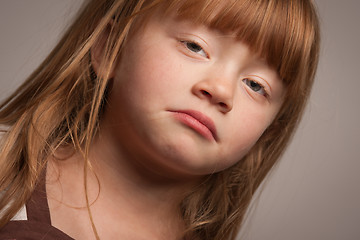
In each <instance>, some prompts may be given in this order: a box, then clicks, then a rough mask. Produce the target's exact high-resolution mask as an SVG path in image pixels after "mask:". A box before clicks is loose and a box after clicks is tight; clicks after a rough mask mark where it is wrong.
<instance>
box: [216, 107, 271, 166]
mask: <svg viewBox="0 0 360 240" xmlns="http://www.w3.org/2000/svg"><path fill="white" fill-rule="evenodd" d="M266 113H267V112H266V111H265V112H264V111H256V110H250V109H246V110H244V111H241V112H239V114H236V115H235V116H234V118H232V119H231V121H230V122H229V124H227V127H226V130H225V131H224V132H226V133H227V134H226V136H225V137H224V139H223V144H224V148H223V154H225V155H227V157H225V159H227V161H226V163H227V164H228V165H232V164H234V163H236V162H237V161H239V160H240V159H242V158H243V157H244V156H245V155H246V154H247V153H248V151H249V150H250V149H251V148H252V146H254V145H255V143H256V142H257V140H258V139H259V138H260V137H261V135H262V134H263V132H264V131H265V130H266V128H267V127H268V126H269V124H270V123H271V121H272V118H273V116H272V115H273V114H270V113H267V114H266Z"/></svg>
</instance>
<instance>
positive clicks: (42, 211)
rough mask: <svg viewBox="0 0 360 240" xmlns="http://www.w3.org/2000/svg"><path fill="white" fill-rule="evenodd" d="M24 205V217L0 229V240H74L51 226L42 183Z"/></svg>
mask: <svg viewBox="0 0 360 240" xmlns="http://www.w3.org/2000/svg"><path fill="white" fill-rule="evenodd" d="M41 182H42V183H41V184H39V186H38V187H37V188H36V189H35V191H34V193H33V194H32V196H31V198H30V200H29V201H28V203H27V204H26V215H27V216H24V217H22V218H20V219H16V220H11V221H10V222H9V223H8V224H7V225H5V226H4V227H3V228H2V229H0V239H1V240H39V239H44V240H55V239H56V240H74V239H73V238H71V237H70V236H68V235H66V234H65V233H64V232H62V231H60V230H59V229H57V228H55V227H53V226H52V225H51V219H50V211H49V205H48V202H47V197H46V188H45V184H44V183H43V181H41Z"/></svg>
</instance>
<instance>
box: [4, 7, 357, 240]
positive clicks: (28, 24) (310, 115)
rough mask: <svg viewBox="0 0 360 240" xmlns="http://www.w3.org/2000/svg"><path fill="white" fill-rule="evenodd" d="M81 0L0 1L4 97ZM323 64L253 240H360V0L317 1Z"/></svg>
mask: <svg viewBox="0 0 360 240" xmlns="http://www.w3.org/2000/svg"><path fill="white" fill-rule="evenodd" d="M81 2H82V1H80V0H31V1H29V0H0V98H1V99H3V98H4V96H5V95H7V94H9V93H11V92H12V91H13V90H14V89H15V88H16V86H18V85H19V84H20V83H21V82H22V81H23V80H24V79H25V77H26V76H27V75H29V74H30V73H31V72H32V71H33V70H34V68H35V67H36V66H37V65H38V64H39V63H40V61H41V60H42V59H43V58H44V57H45V56H46V54H47V53H48V52H49V51H50V50H51V48H52V47H53V46H54V45H55V42H56V40H57V39H58V38H59V36H60V35H61V32H62V31H63V30H64V28H65V26H66V24H67V22H68V21H70V20H71V19H72V17H73V14H74V13H75V11H76V10H77V8H78V6H80V3H81ZM316 3H317V5H318V8H319V12H320V19H321V24H322V36H323V39H322V50H321V60H320V66H319V70H318V74H317V77H316V84H315V86H314V89H313V92H312V95H311V99H310V104H309V106H308V108H307V111H306V115H305V117H304V119H303V121H302V123H301V125H300V128H299V131H298V132H297V134H296V137H295V139H294V140H293V142H292V144H291V146H290V148H289V149H288V151H287V152H286V154H285V155H284V157H283V158H282V160H281V162H280V164H279V165H278V167H277V168H276V169H274V171H273V172H272V174H271V176H270V177H269V178H268V180H267V181H266V183H265V184H264V188H263V190H262V194H261V196H260V197H259V198H258V199H257V200H256V201H254V204H253V208H252V214H251V215H250V217H249V218H248V219H247V222H246V227H245V228H244V229H243V231H242V232H241V234H240V235H241V236H243V239H246V240H263V239H267V240H289V239H291V240H303V239H310V240H313V239H314V240H338V239H342V240H344V239H345V240H356V239H360V207H359V203H360V187H359V182H360V174H359V171H360V157H359V155H360V144H359V143H360V140H359V139H360V127H359V125H360V107H359V94H360V79H359V70H360V60H359V58H360V47H359V44H360V30H359V29H360V28H359V25H360V14H359V13H358V11H359V9H360V1H358V0H343V1H338V0H316Z"/></svg>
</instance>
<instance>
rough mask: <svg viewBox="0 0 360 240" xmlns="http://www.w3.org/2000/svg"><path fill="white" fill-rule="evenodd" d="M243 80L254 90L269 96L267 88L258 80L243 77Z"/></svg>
mask: <svg viewBox="0 0 360 240" xmlns="http://www.w3.org/2000/svg"><path fill="white" fill-rule="evenodd" d="M243 82H244V83H245V84H246V85H247V86H248V87H249V88H250V89H251V90H252V91H254V92H256V93H258V94H260V95H263V96H267V92H266V91H265V88H264V86H263V85H261V84H260V83H258V82H256V81H255V80H251V79H249V78H245V79H243Z"/></svg>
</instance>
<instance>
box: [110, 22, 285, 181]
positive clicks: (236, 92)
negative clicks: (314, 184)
mask: <svg viewBox="0 0 360 240" xmlns="http://www.w3.org/2000/svg"><path fill="white" fill-rule="evenodd" d="M139 25H140V24H139ZM139 25H136V26H137V27H135V28H134V29H135V30H133V32H132V33H131V34H130V37H129V38H128V40H127V43H126V45H125V47H124V50H123V52H122V55H121V59H120V61H119V64H118V65H117V68H116V69H115V72H114V82H113V88H112V90H111V92H110V95H109V99H108V105H107V108H106V111H105V116H104V119H105V121H104V122H108V123H109V124H111V125H108V126H111V127H112V132H113V136H114V142H115V143H116V144H117V146H118V147H119V149H123V150H124V149H126V150H124V151H123V152H126V154H127V157H130V158H131V159H132V160H135V161H137V162H138V163H140V164H141V165H142V166H145V167H146V168H147V169H149V170H151V171H156V172H158V173H160V174H166V175H169V176H175V174H182V175H184V174H185V175H188V176H191V175H192V176H194V175H203V174H209V173H213V172H217V171H220V170H223V169H225V168H228V167H230V166H231V165H233V164H235V163H236V162H237V161H239V160H241V158H242V157H244V155H245V154H246V153H247V152H248V151H249V149H250V148H251V147H252V146H253V145H254V144H255V143H256V141H257V140H258V138H259V137H260V136H261V134H262V133H263V132H264V130H265V129H266V128H267V127H268V126H269V125H270V124H271V122H272V121H273V119H274V117H275V115H276V114H277V112H278V110H279V108H280V106H281V104H282V96H283V93H284V91H285V90H284V86H283V84H282V81H281V80H280V79H279V77H278V74H277V72H276V71H274V69H271V68H270V67H269V66H268V65H267V63H266V61H265V60H263V59H261V58H259V57H258V56H257V55H256V54H253V53H252V52H251V51H250V50H249V48H248V47H247V46H246V45H244V44H243V43H242V42H240V41H238V40H236V38H235V36H233V35H231V34H230V35H224V34H223V33H220V32H218V31H215V30H211V29H208V28H207V27H205V26H196V25H194V24H193V23H192V22H188V21H182V20H177V19H176V18H174V17H165V18H164V17H163V18H160V17H155V16H152V17H150V18H149V19H147V21H145V25H144V24H142V26H139Z"/></svg>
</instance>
